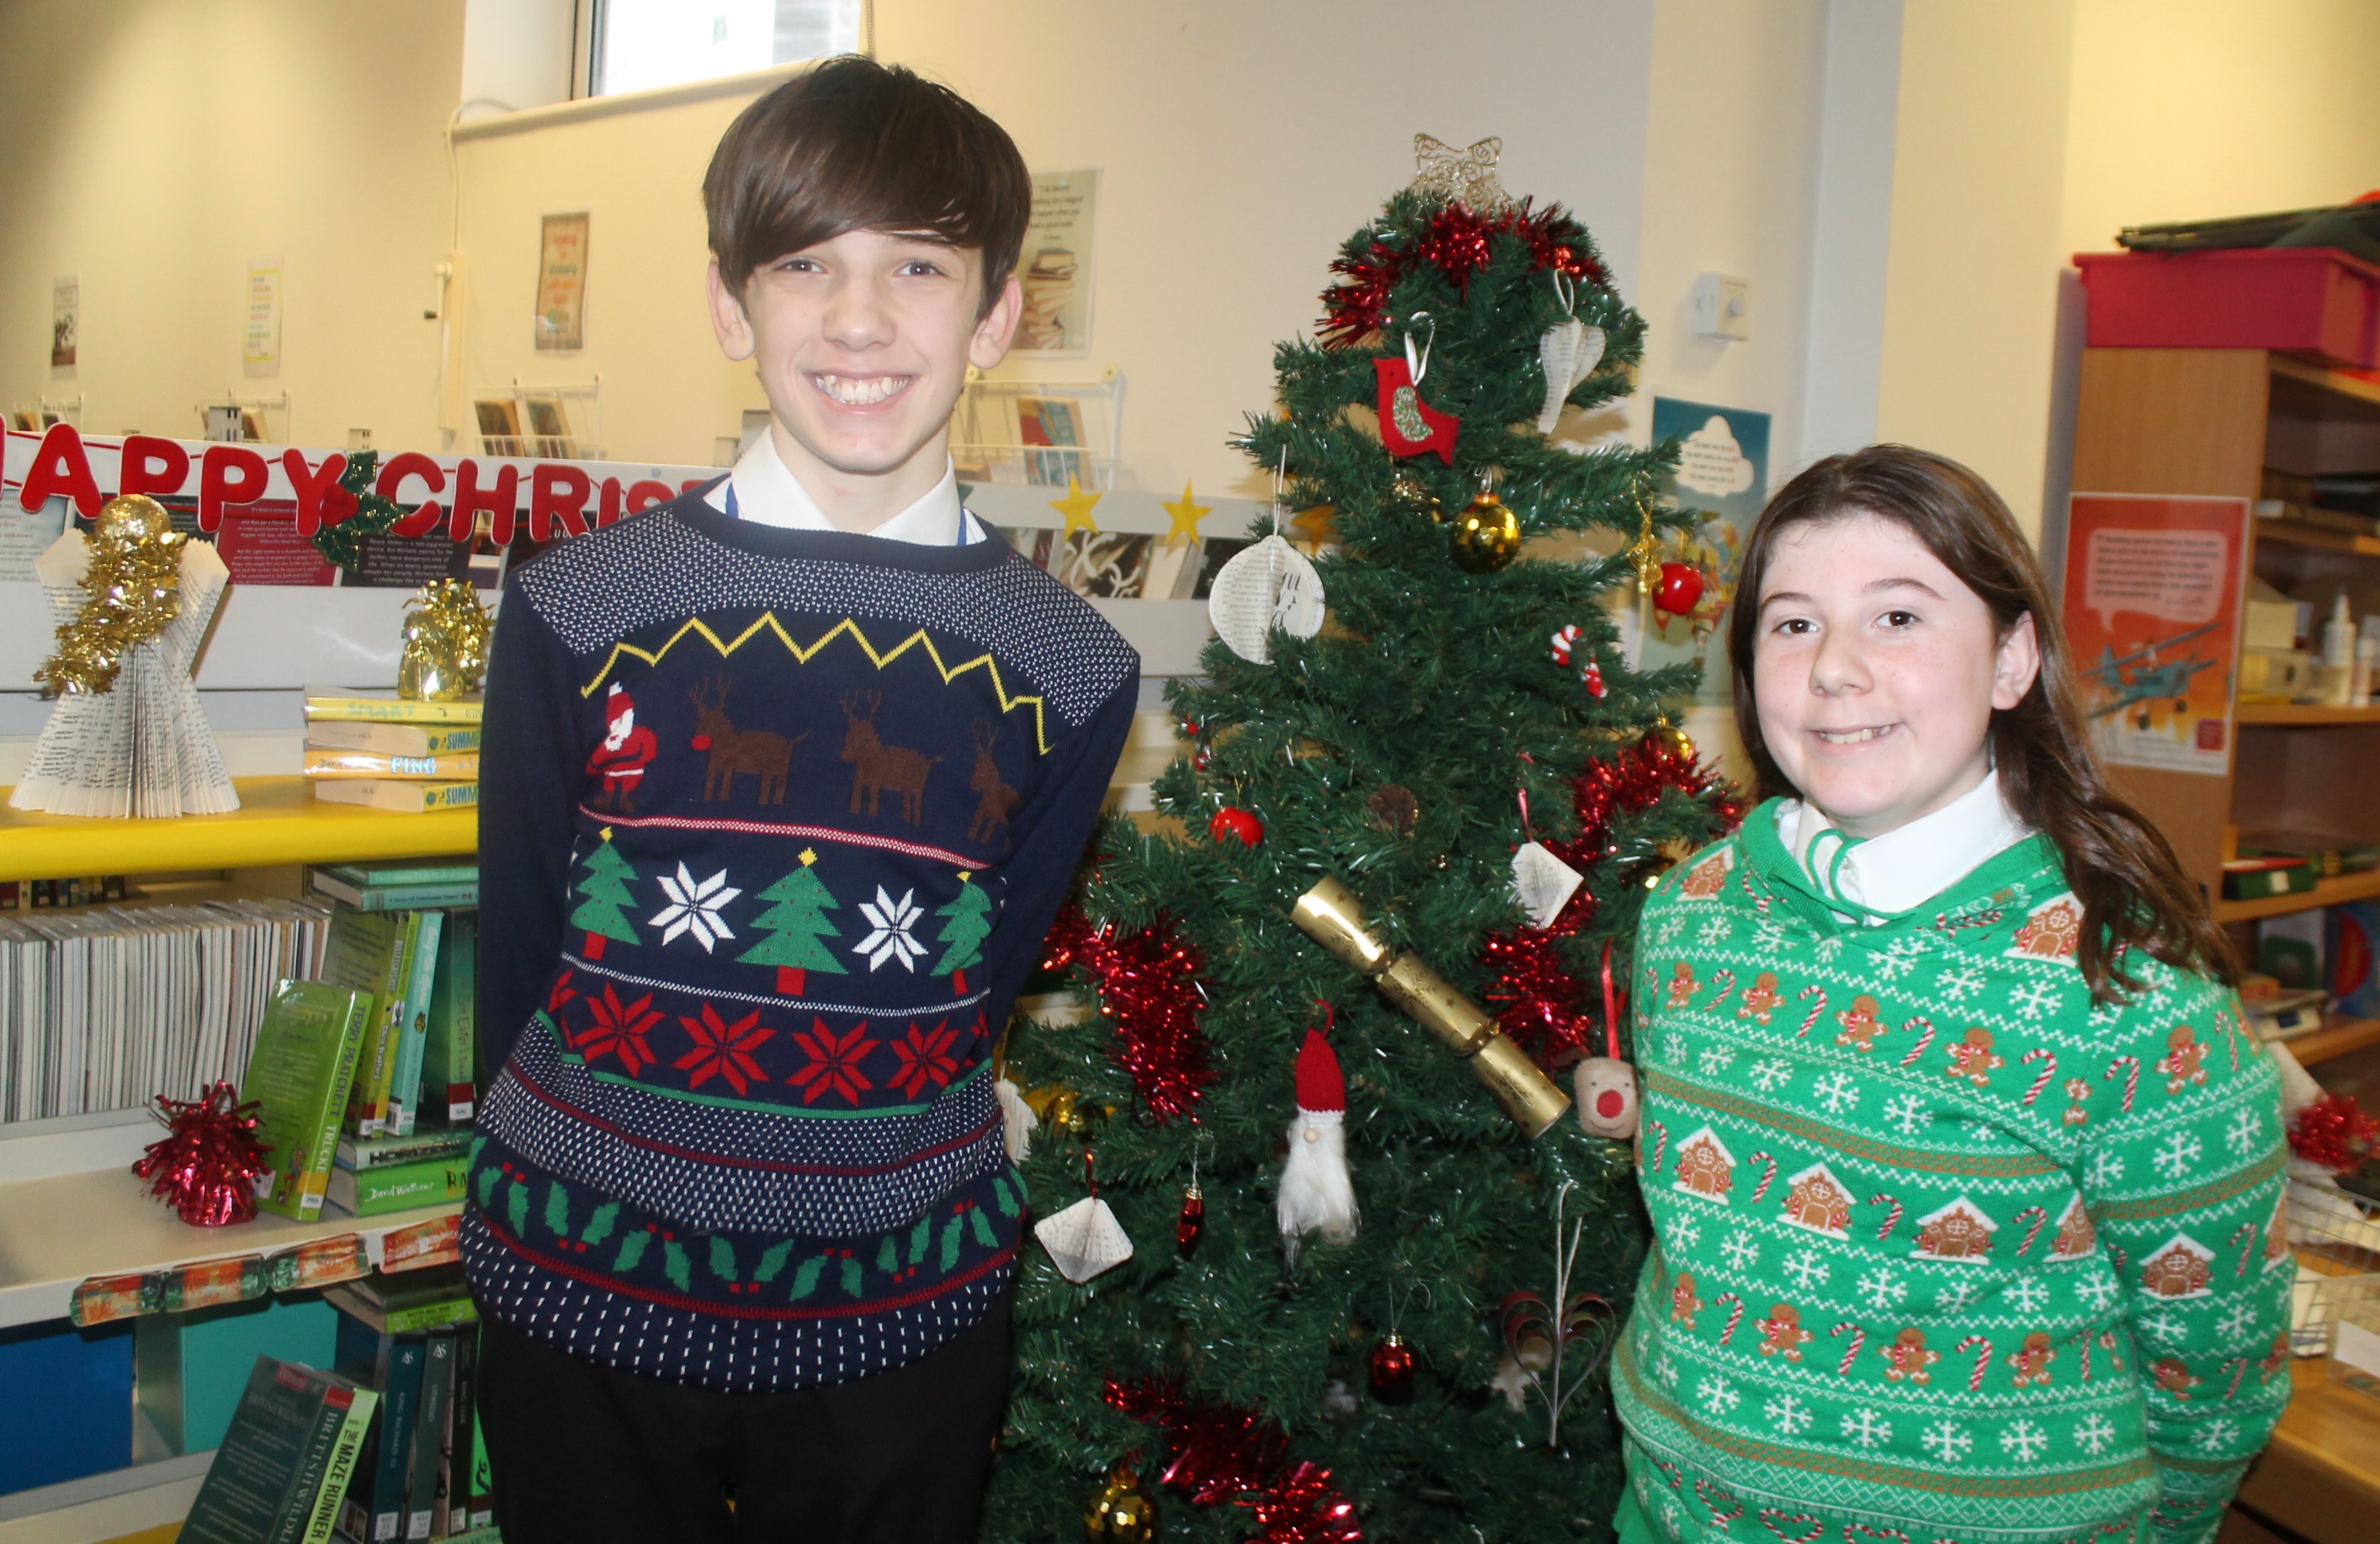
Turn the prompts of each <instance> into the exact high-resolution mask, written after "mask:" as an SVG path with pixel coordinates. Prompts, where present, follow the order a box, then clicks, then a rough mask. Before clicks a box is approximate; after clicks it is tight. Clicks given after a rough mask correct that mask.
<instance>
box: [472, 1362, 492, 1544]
mask: <svg viewBox="0 0 2380 1544" xmlns="http://www.w3.org/2000/svg"><path fill="white" fill-rule="evenodd" d="M470 1335H471V1343H472V1346H473V1348H474V1351H475V1353H476V1351H477V1350H478V1349H479V1347H480V1331H479V1328H478V1326H476V1325H474V1326H473V1327H472V1329H471V1331H470ZM470 1496H471V1526H473V1527H475V1528H484V1527H487V1526H490V1525H492V1523H494V1522H495V1520H496V1487H495V1479H494V1471H493V1470H492V1468H491V1466H490V1465H489V1464H488V1434H487V1433H486V1432H485V1431H484V1430H482V1429H480V1391H479V1387H478V1380H476V1379H475V1380H473V1387H472V1390H471V1478H470Z"/></svg>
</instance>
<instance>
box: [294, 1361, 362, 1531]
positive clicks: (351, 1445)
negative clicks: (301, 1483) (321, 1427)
mask: <svg viewBox="0 0 2380 1544" xmlns="http://www.w3.org/2000/svg"><path fill="white" fill-rule="evenodd" d="M377 1403H379V1396H378V1395H376V1394H374V1393H373V1392H371V1391H370V1389H358V1390H356V1391H355V1392H354V1395H353V1399H352V1402H351V1403H350V1404H348V1406H347V1418H346V1420H345V1421H343V1422H341V1423H340V1425H339V1431H338V1436H337V1438H336V1440H335V1441H333V1443H332V1444H331V1462H330V1466H329V1467H328V1468H327V1469H326V1470H324V1472H323V1475H322V1494H320V1495H318V1496H316V1497H315V1498H314V1511H313V1515H312V1516H311V1517H310V1519H309V1520H308V1522H307V1524H306V1532H305V1534H304V1536H303V1537H302V1538H301V1539H300V1541H299V1544H331V1528H332V1525H333V1524H334V1523H335V1522H337V1520H338V1517H339V1513H340V1510H341V1506H342V1503H343V1502H345V1501H346V1495H347V1486H348V1484H349V1482H350V1481H352V1480H353V1479H354V1477H355V1473H356V1462H357V1459H358V1457H359V1456H360V1455H361V1453H362V1452H363V1445H364V1432H365V1431H366V1430H367V1429H369V1428H370V1426H371V1414H372V1406H373V1405H374V1404H377Z"/></svg>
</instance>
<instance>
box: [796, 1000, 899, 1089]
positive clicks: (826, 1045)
mask: <svg viewBox="0 0 2380 1544" xmlns="http://www.w3.org/2000/svg"><path fill="white" fill-rule="evenodd" d="M794 1043H795V1045H797V1046H800V1047H801V1048H802V1050H803V1051H804V1052H807V1054H808V1056H809V1058H810V1061H809V1064H808V1065H807V1066H806V1067H804V1068H802V1069H801V1070H800V1071H799V1072H797V1073H795V1074H794V1076H793V1084H794V1087H795V1088H799V1089H800V1090H801V1091H802V1102H803V1103H804V1104H816V1103H817V1102H818V1101H819V1100H820V1098H822V1097H823V1096H825V1095H827V1094H830V1093H832V1094H840V1095H842V1096H843V1097H844V1100H848V1101H849V1102H851V1103H853V1104H857V1103H858V1102H859V1096H860V1095H861V1094H864V1093H866V1092H868V1090H869V1089H871V1088H875V1087H876V1085H875V1084H873V1083H871V1082H869V1081H868V1075H867V1074H866V1073H864V1072H862V1071H860V1070H859V1064H860V1063H862V1062H864V1061H866V1060H868V1054H869V1052H873V1051H875V1050H876V1048H877V1047H879V1046H880V1045H881V1044H883V1043H884V1042H882V1041H881V1040H871V1039H868V1021H867V1020H866V1019H864V1018H863V1019H861V1020H860V1021H859V1022H858V1023H856V1024H855V1025H853V1026H852V1027H851V1028H850V1030H849V1031H848V1032H847V1033H845V1034H842V1035H837V1034H836V1033H835V1032H834V1031H833V1030H832V1029H830V1028H828V1027H826V1020H824V1019H822V1018H814V1019H812V1020H810V1027H809V1029H808V1031H807V1033H805V1032H803V1031H801V1030H798V1029H797V1030H795V1031H794Z"/></svg>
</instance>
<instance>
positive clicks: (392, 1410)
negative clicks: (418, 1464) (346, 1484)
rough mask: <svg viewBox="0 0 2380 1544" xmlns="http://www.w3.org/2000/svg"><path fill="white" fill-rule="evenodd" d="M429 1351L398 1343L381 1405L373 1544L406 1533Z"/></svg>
mask: <svg viewBox="0 0 2380 1544" xmlns="http://www.w3.org/2000/svg"><path fill="white" fill-rule="evenodd" d="M427 1349H428V1347H427V1344H426V1343H425V1342H423V1341H421V1340H420V1339H419V1338H417V1337H411V1336H407V1337H405V1338H401V1339H398V1340H397V1341H396V1342H395V1356H392V1357H391V1359H390V1364H389V1386H388V1388H387V1390H386V1391H385V1393H386V1396H387V1397H386V1398H385V1399H384V1400H383V1402H382V1404H381V1417H380V1422H381V1425H380V1455H379V1459H378V1461H377V1462H376V1463H375V1464H374V1465H373V1470H372V1492H371V1532H370V1534H369V1535H368V1536H367V1538H369V1540H370V1544H395V1539H396V1538H397V1537H398V1536H399V1535H400V1534H402V1533H403V1532H404V1531H405V1478H406V1475H407V1472H408V1460H409V1459H410V1457H411V1454H412V1446H411V1444H412V1441H413V1412H414V1407H415V1406H416V1405H417V1404H419V1403H420V1400H421V1363H422V1360H423V1357H424V1355H425V1353H426V1351H427Z"/></svg>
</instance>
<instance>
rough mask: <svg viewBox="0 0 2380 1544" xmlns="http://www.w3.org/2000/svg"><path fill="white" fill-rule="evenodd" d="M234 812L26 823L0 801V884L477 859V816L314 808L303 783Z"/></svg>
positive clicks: (246, 789) (272, 782) (280, 785)
mask: <svg viewBox="0 0 2380 1544" xmlns="http://www.w3.org/2000/svg"><path fill="white" fill-rule="evenodd" d="M237 787H238V789H239V800H240V808H238V809H237V810H236V811H234V812H233V813H231V814H228V815H185V816H182V817H181V818H179V819H178V820H152V821H143V820H133V819H125V820H94V819H91V818H89V817H86V816H76V815H42V814H29V813H26V812H25V811H22V810H17V809H9V808H5V801H0V880H34V879H58V878H61V877H64V876H66V875H69V874H153V873H167V872H175V871H179V870H186V869H260V868H268V867H272V866H275V865H282V864H292V863H339V862H353V861H358V860H364V859H372V858H392V857H441V856H443V855H446V854H452V853H468V852H476V851H478V850H479V845H480V816H479V811H478V810H476V809H442V810H438V811H435V812H433V813H431V814H427V815H399V814H395V813H393V812H391V811H389V810H385V809H366V808H361V807H359V806H356V805H348V804H323V803H319V802H317V801H316V800H315V798H314V796H313V792H312V790H311V789H310V787H309V786H308V785H307V782H306V780H305V779H304V778H302V777H248V778H241V779H239V780H238V781H237Z"/></svg>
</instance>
